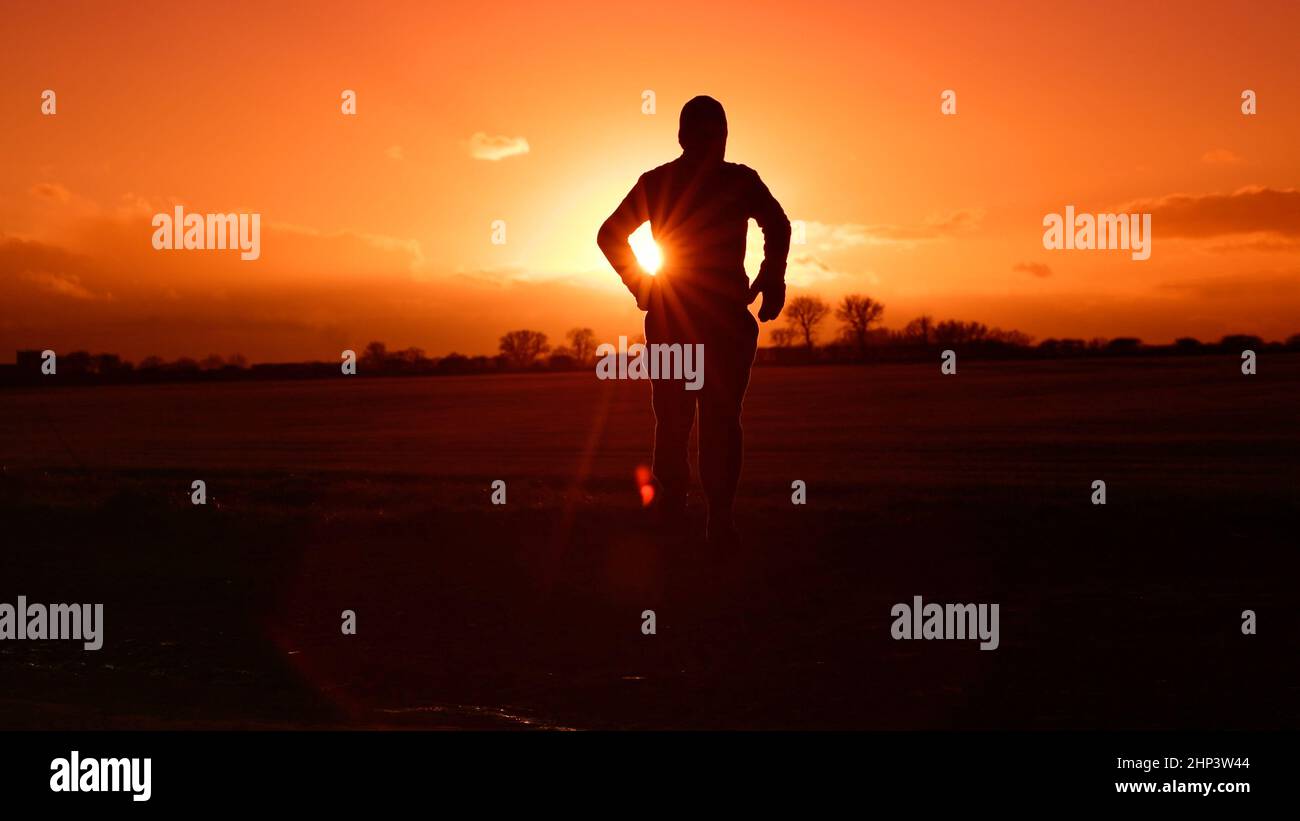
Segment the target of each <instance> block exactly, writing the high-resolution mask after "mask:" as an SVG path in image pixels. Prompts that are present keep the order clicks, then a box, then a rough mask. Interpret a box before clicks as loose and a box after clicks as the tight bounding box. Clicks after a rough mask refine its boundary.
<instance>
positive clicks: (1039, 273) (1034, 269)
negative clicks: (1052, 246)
mask: <svg viewBox="0 0 1300 821" xmlns="http://www.w3.org/2000/svg"><path fill="white" fill-rule="evenodd" d="M1011 270H1013V271H1023V272H1025V273H1026V274H1033V275H1034V276H1036V277H1050V276H1051V275H1052V269H1051V268H1049V267H1047V265H1046V264H1044V263H1042V262H1017V263H1016V264H1015V265H1012V266H1011Z"/></svg>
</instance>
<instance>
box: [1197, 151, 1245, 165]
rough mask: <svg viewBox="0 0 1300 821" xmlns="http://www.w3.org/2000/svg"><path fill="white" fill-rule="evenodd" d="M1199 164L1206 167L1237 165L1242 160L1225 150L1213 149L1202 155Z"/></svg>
mask: <svg viewBox="0 0 1300 821" xmlns="http://www.w3.org/2000/svg"><path fill="white" fill-rule="evenodd" d="M1201 162H1203V163H1206V164H1207V165H1238V164H1239V163H1242V162H1244V160H1242V158H1241V157H1239V156H1237V155H1236V154H1234V153H1233V152H1232V151H1230V150H1228V149H1226V148H1215V149H1213V150H1211V151H1206V152H1205V153H1204V154H1202V155H1201Z"/></svg>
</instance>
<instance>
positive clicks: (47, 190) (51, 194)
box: [27, 182, 72, 203]
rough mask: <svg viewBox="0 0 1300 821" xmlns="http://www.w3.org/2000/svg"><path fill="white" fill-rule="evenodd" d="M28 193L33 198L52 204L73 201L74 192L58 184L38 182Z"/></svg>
mask: <svg viewBox="0 0 1300 821" xmlns="http://www.w3.org/2000/svg"><path fill="white" fill-rule="evenodd" d="M27 193H29V194H31V195H32V196H33V197H36V198H37V199H42V200H49V201H51V202H57V203H65V202H67V201H68V200H70V199H72V192H71V191H69V190H68V189H67V188H65V187H63V186H62V185H60V184H59V183H57V182H38V183H36V184H35V185H33V186H32V187H31V188H29V189H27Z"/></svg>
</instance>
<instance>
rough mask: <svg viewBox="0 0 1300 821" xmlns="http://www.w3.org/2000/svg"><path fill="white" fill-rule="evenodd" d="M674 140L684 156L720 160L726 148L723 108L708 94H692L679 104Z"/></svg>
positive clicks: (725, 116) (725, 114)
mask: <svg viewBox="0 0 1300 821" xmlns="http://www.w3.org/2000/svg"><path fill="white" fill-rule="evenodd" d="M677 142H678V143H679V144H680V145H681V147H682V151H683V152H685V153H686V155H687V156H692V157H700V158H711V159H716V160H718V161H721V160H722V157H723V155H724V154H725V153H726V150H727V112H725V111H723V110H722V103H720V102H718V101H717V100H715V99H713V98H712V97H705V96H703V95H701V96H699V97H693V98H692V99H691V100H689V101H688V102H687V103H686V105H684V106H682V117H681V120H680V124H679V125H678V128H677Z"/></svg>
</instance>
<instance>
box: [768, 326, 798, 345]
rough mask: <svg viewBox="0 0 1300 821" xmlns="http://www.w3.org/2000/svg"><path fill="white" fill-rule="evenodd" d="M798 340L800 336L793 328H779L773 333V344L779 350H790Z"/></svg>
mask: <svg viewBox="0 0 1300 821" xmlns="http://www.w3.org/2000/svg"><path fill="white" fill-rule="evenodd" d="M798 338H799V335H798V334H797V333H795V331H794V329H793V328H777V329H775V330H773V331H772V344H773V345H775V346H776V347H778V348H789V347H790V346H792V345H794V343H795V341H796V340H797V339H798Z"/></svg>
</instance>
